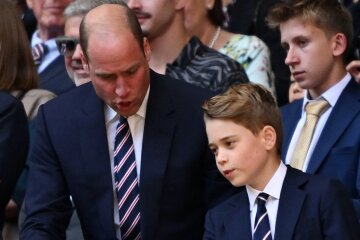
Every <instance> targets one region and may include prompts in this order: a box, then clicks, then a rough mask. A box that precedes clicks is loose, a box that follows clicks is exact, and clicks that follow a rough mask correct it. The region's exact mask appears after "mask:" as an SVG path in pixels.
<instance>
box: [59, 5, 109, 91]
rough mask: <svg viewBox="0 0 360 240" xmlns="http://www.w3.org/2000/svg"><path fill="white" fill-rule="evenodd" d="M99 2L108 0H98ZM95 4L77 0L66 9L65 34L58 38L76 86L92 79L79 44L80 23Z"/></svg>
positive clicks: (66, 64)
mask: <svg viewBox="0 0 360 240" xmlns="http://www.w3.org/2000/svg"><path fill="white" fill-rule="evenodd" d="M97 1H98V2H108V1H106V0H101V1H100V0H97ZM93 6H95V4H94V3H92V2H91V1H88V0H76V1H74V2H72V3H70V5H69V6H68V7H67V8H66V9H65V11H64V16H65V36H64V37H58V38H56V45H57V47H58V50H59V52H60V54H61V55H63V56H64V61H65V67H66V71H67V73H68V74H69V77H70V79H71V80H73V82H74V83H75V85H76V86H80V85H81V84H84V83H86V82H89V81H90V76H89V71H88V70H86V69H84V67H83V64H82V62H81V57H82V55H83V52H82V50H81V47H80V44H79V36H80V33H79V28H80V23H81V20H82V19H83V17H84V16H85V14H86V13H87V12H88V11H89V10H90V9H91V8H92V7H93Z"/></svg>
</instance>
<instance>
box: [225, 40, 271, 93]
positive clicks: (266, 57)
mask: <svg viewBox="0 0 360 240" xmlns="http://www.w3.org/2000/svg"><path fill="white" fill-rule="evenodd" d="M219 52H221V53H223V54H225V55H227V56H229V57H231V58H232V59H234V60H236V61H238V62H239V63H240V64H241V65H242V66H243V67H244V68H245V71H246V74H247V75H248V77H249V79H250V82H254V83H258V84H261V85H263V86H265V87H267V88H268V89H269V90H270V91H271V92H272V93H273V95H274V96H275V77H274V74H273V72H272V69H271V61H270V51H269V48H268V47H267V46H266V44H265V43H264V42H263V41H262V40H261V39H260V38H258V37H256V36H249V35H242V34H236V35H234V36H232V37H231V38H230V40H229V41H228V42H227V43H226V44H225V45H224V46H223V47H222V48H220V49H219Z"/></svg>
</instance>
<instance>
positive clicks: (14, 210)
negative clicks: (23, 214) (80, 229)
mask: <svg viewBox="0 0 360 240" xmlns="http://www.w3.org/2000/svg"><path fill="white" fill-rule="evenodd" d="M0 32H2V33H3V34H0V44H1V51H0V66H1V67H0V83H1V84H0V90H1V91H7V92H9V93H11V94H12V95H13V96H15V97H16V98H18V99H19V100H21V102H22V103H23V105H24V108H25V112H26V115H27V117H28V119H29V127H30V138H31V136H32V132H33V130H34V121H33V119H34V118H35V117H36V115H37V111H38V108H39V106H40V105H41V104H43V103H45V102H47V101H48V100H50V99H52V98H54V97H55V95H54V94H53V93H52V92H49V91H47V90H44V89H38V75H37V72H36V68H35V65H34V62H33V59H32V55H31V50H30V45H29V40H28V38H27V35H26V32H25V29H24V26H23V24H22V22H21V19H20V16H19V14H18V11H17V10H16V8H15V6H14V5H13V4H11V3H10V2H8V1H0ZM30 143H31V141H30ZM30 159H31V155H29V156H28V161H30ZM26 178H27V168H25V169H24V171H23V173H22V174H21V177H20V178H19V181H18V183H17V185H16V188H15V191H14V194H13V196H12V198H11V200H10V202H9V203H8V205H7V207H6V211H5V216H6V218H7V219H13V220H16V219H17V217H18V213H19V209H20V206H21V204H22V201H23V198H24V195H25V188H26Z"/></svg>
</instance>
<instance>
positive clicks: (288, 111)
mask: <svg viewBox="0 0 360 240" xmlns="http://www.w3.org/2000/svg"><path fill="white" fill-rule="evenodd" d="M302 104H303V100H302V99H301V100H298V101H295V102H294V103H292V104H291V105H287V106H285V107H283V108H282V109H281V110H282V111H281V114H282V119H283V124H284V127H283V128H284V131H283V132H284V144H283V148H282V156H281V159H282V160H283V161H285V158H286V154H287V151H288V148H289V144H290V141H291V138H292V135H293V134H294V131H295V128H296V125H297V123H298V122H299V120H300V117H301V108H302Z"/></svg>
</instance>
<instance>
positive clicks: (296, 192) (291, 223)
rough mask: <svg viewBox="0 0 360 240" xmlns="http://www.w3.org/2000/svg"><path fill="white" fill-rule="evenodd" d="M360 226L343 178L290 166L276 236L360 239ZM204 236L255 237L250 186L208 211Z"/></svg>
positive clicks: (223, 239)
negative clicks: (329, 176)
mask: <svg viewBox="0 0 360 240" xmlns="http://www.w3.org/2000/svg"><path fill="white" fill-rule="evenodd" d="M359 229H360V226H359V223H358V222H357V218H356V214H355V211H354V208H353V206H352V204H351V200H350V197H349V196H348V193H347V192H346V190H345V189H344V187H343V185H342V184H341V183H340V182H338V181H337V180H330V179H328V178H324V177H320V176H315V175H309V174H305V173H303V172H301V171H299V170H296V169H293V168H291V167H288V170H287V173H286V176H285V180H284V183H283V187H282V190H281V194H280V201H279V208H278V213H277V219H276V227H275V236H273V239H274V240H315V239H316V240H322V239H333V240H337V239H341V240H358V239H360V232H359ZM204 239H205V240H212V239H214V240H215V239H216V240H234V239H238V240H251V239H252V231H251V224H250V206H249V198H248V195H247V191H246V190H244V191H242V192H241V193H239V194H237V195H235V196H233V197H232V198H230V199H228V200H227V201H225V202H224V203H222V204H221V205H219V206H218V207H216V208H214V209H212V210H210V211H209V212H208V214H207V216H206V225H205V235H204Z"/></svg>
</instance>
